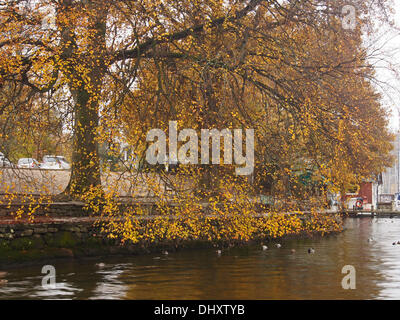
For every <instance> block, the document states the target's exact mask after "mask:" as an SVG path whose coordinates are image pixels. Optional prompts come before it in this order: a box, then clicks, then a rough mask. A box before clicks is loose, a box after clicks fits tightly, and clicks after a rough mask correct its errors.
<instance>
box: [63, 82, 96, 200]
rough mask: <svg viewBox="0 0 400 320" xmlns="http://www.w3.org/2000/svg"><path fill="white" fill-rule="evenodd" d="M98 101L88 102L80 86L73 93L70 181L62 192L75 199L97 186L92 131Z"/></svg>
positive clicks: (93, 129) (94, 145) (93, 134)
mask: <svg viewBox="0 0 400 320" xmlns="http://www.w3.org/2000/svg"><path fill="white" fill-rule="evenodd" d="M98 109H99V108H98V102H97V101H96V100H95V101H91V99H90V95H89V94H88V92H87V91H85V90H84V89H82V90H79V91H77V92H76V101H75V124H74V142H73V154H72V168H71V178H70V182H69V184H68V186H67V188H66V190H65V191H64V193H66V194H68V195H70V196H71V197H73V198H77V197H78V198H79V196H80V195H82V194H83V193H84V192H86V191H87V190H89V189H90V188H92V187H98V186H100V185H101V178H100V164H99V152H98V143H97V140H96V130H97V127H98V125H99V114H98V112H99V110H98Z"/></svg>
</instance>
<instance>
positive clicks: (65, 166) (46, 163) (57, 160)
mask: <svg viewBox="0 0 400 320" xmlns="http://www.w3.org/2000/svg"><path fill="white" fill-rule="evenodd" d="M40 168H41V169H54V170H69V169H71V165H70V164H69V163H68V162H67V160H66V159H65V157H63V156H44V157H43V163H41V164H40Z"/></svg>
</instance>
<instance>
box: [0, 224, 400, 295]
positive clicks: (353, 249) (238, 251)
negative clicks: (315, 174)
mask: <svg viewBox="0 0 400 320" xmlns="http://www.w3.org/2000/svg"><path fill="white" fill-rule="evenodd" d="M370 238H372V239H373V240H372V241H368V239H370ZM399 240H400V219H384V218H380V219H376V218H360V219H347V221H346V231H345V232H343V233H341V234H339V235H334V236H333V235H332V236H328V237H325V238H318V239H304V240H288V241H284V242H282V247H281V248H279V249H278V248H276V247H275V246H273V245H269V247H270V249H268V250H266V251H262V250H261V248H260V247H258V246H257V247H245V248H234V249H230V250H227V251H223V252H222V254H221V255H220V256H219V255H218V254H217V253H216V252H215V250H198V251H181V252H177V253H170V254H169V255H167V256H165V255H161V254H153V255H148V256H129V257H110V258H104V259H101V261H99V259H97V260H93V259H85V260H77V261H54V262H53V263H49V262H48V263H46V264H53V265H54V266H55V268H56V271H57V278H56V280H57V286H56V288H55V289H50V290H48V289H47V290H45V289H43V288H42V286H41V282H42V274H41V269H42V265H36V266H29V267H20V268H10V269H9V270H3V271H7V272H8V274H7V276H6V278H7V280H8V284H7V285H4V286H0V298H1V299H54V298H55V299H380V298H383V299H398V298H400V245H392V243H393V242H397V241H399ZM310 247H313V248H314V249H315V254H308V252H307V249H308V248H310ZM292 249H295V250H296V251H295V253H292ZM99 262H101V264H99ZM345 265H353V266H354V267H355V269H356V272H357V273H356V277H357V283H356V285H357V288H356V290H344V289H342V286H341V281H342V278H343V277H344V276H345V275H344V274H342V273H341V270H342V268H343V266H345Z"/></svg>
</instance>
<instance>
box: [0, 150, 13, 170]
mask: <svg viewBox="0 0 400 320" xmlns="http://www.w3.org/2000/svg"><path fill="white" fill-rule="evenodd" d="M0 167H4V168H12V167H13V164H12V163H11V161H10V160H8V159H7V158H6V157H5V156H4V154H3V153H2V152H0Z"/></svg>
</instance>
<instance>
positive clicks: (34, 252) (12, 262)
mask: <svg viewBox="0 0 400 320" xmlns="http://www.w3.org/2000/svg"><path fill="white" fill-rule="evenodd" d="M343 231H345V230H344V229H343V230H342V231H330V232H321V231H314V232H306V231H303V232H300V233H298V234H288V235H285V236H283V237H276V238H272V237H266V238H256V239H251V240H248V241H237V240H236V241H232V240H225V241H208V240H198V239H194V240H185V241H181V242H180V243H179V244H178V243H176V242H173V241H162V242H159V243H148V244H145V243H136V244H129V245H116V244H112V243H104V240H106V241H107V240H108V239H104V238H101V239H99V240H100V241H99V242H97V243H96V242H95V241H93V242H91V243H90V244H86V245H82V244H80V245H74V246H59V247H56V246H45V247H43V248H40V249H39V248H32V249H28V250H17V249H12V250H8V254H11V256H10V255H7V256H4V253H6V252H4V251H2V250H1V249H2V248H0V270H1V269H2V268H16V267H24V266H32V265H39V264H43V263H50V262H55V261H71V260H75V261H80V260H86V259H100V258H105V257H118V256H120V257H127V256H131V257H135V256H143V255H150V254H154V253H159V254H162V252H163V251H168V252H177V251H186V250H194V251H195V250H202V249H216V250H217V249H222V250H228V249H231V248H237V247H247V246H255V245H262V244H266V245H270V244H274V243H277V242H282V243H284V242H285V241H287V240H293V239H295V240H301V239H310V238H323V237H329V236H335V235H337V234H340V233H341V232H343ZM108 241H109V240H108ZM110 242H111V241H110ZM6 254H7V253H6ZM50 264H51V263H50Z"/></svg>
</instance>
